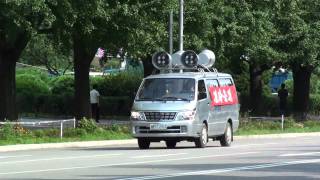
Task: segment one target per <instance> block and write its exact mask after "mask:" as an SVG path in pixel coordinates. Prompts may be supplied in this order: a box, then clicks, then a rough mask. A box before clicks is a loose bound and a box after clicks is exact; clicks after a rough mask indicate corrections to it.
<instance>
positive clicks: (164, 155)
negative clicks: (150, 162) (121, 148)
mask: <svg viewBox="0 0 320 180" xmlns="http://www.w3.org/2000/svg"><path fill="white" fill-rule="evenodd" d="M186 154H188V153H176V154H162V155H152V156H135V157H132V158H133V159H139V158H153V157H167V156H178V155H186Z"/></svg>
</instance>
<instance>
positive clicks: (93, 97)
mask: <svg viewBox="0 0 320 180" xmlns="http://www.w3.org/2000/svg"><path fill="white" fill-rule="evenodd" d="M96 89H97V87H96V85H93V88H92V90H91V91H90V103H91V112H92V118H94V119H95V120H96V122H99V97H100V94H99V92H98V91H97V90H96Z"/></svg>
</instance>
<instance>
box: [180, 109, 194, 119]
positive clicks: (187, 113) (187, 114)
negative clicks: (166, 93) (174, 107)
mask: <svg viewBox="0 0 320 180" xmlns="http://www.w3.org/2000/svg"><path fill="white" fill-rule="evenodd" d="M195 115H196V111H183V112H179V113H178V115H177V120H178V121H187V120H194V116H195Z"/></svg>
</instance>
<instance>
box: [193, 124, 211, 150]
mask: <svg viewBox="0 0 320 180" xmlns="http://www.w3.org/2000/svg"><path fill="white" fill-rule="evenodd" d="M194 143H195V145H196V147H197V148H205V147H206V145H207V143H208V128H207V126H206V124H202V129H201V132H200V137H198V138H196V139H195V141H194Z"/></svg>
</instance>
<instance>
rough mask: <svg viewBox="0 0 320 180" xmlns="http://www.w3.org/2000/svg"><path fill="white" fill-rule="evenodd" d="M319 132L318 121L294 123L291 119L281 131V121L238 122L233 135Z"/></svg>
mask: <svg viewBox="0 0 320 180" xmlns="http://www.w3.org/2000/svg"><path fill="white" fill-rule="evenodd" d="M307 132H320V121H316V120H308V121H303V122H296V121H294V120H293V119H291V118H287V119H285V121H284V125H283V130H282V129H281V121H280V120H279V121H268V120H262V121H261V120H246V119H243V120H240V128H239V130H238V131H237V132H236V134H235V135H240V136H242V135H261V134H279V133H307Z"/></svg>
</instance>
